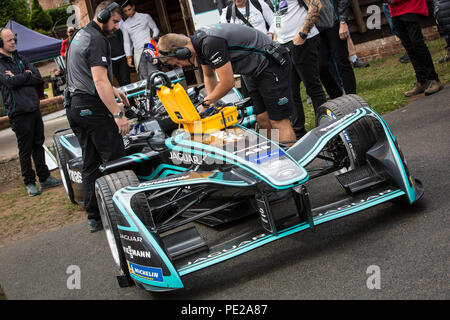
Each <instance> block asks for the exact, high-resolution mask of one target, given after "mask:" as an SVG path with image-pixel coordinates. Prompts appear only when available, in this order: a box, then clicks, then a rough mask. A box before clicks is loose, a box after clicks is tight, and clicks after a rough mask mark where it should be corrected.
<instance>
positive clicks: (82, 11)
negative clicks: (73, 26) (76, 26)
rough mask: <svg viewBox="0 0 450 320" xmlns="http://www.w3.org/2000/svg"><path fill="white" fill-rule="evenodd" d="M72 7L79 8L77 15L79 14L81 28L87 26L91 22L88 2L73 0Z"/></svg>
mask: <svg viewBox="0 0 450 320" xmlns="http://www.w3.org/2000/svg"><path fill="white" fill-rule="evenodd" d="M72 5H74V6H78V8H79V10H77V14H78V12H79V17H77V18H78V21H79V22H80V28H82V27H84V26H85V25H87V24H88V23H89V21H90V19H89V13H88V8H87V5H86V0H73V1H72Z"/></svg>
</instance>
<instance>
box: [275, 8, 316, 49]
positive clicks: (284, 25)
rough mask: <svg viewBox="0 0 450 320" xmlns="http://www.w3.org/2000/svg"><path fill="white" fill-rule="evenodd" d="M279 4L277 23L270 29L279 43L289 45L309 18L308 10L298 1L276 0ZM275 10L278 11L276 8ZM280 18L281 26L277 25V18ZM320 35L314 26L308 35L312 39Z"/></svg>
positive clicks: (276, 13)
mask: <svg viewBox="0 0 450 320" xmlns="http://www.w3.org/2000/svg"><path fill="white" fill-rule="evenodd" d="M275 1H276V2H278V6H279V8H278V11H277V12H275V15H274V16H275V21H274V23H273V24H272V27H271V28H270V32H272V33H275V34H276V35H277V41H278V42H279V43H282V44H284V43H287V42H289V41H292V39H294V37H295V35H296V34H298V33H299V32H300V29H301V27H302V26H303V23H304V22H305V18H306V16H307V13H308V11H307V9H305V8H304V7H302V6H300V5H299V3H298V0H283V1H280V0H275ZM275 10H277V8H276V6H275ZM277 15H278V16H279V18H278V19H279V25H278V23H277V21H276V20H277V17H276V16H277ZM318 34H319V30H318V29H317V28H316V27H315V26H314V27H312V28H311V31H310V32H309V33H308V38H307V39H309V38H312V37H314V36H316V35H318Z"/></svg>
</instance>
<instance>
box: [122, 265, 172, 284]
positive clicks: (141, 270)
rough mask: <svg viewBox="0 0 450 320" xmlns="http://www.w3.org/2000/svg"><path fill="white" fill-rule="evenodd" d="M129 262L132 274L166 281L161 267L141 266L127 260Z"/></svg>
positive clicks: (151, 279) (147, 278)
mask: <svg viewBox="0 0 450 320" xmlns="http://www.w3.org/2000/svg"><path fill="white" fill-rule="evenodd" d="M127 263H128V270H130V273H131V274H132V275H134V276H136V277H139V278H142V279H146V280H150V281H158V282H164V279H163V274H162V269H161V268H154V267H146V266H141V265H139V264H136V263H133V262H130V261H127Z"/></svg>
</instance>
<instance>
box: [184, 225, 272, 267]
mask: <svg viewBox="0 0 450 320" xmlns="http://www.w3.org/2000/svg"><path fill="white" fill-rule="evenodd" d="M265 236H266V234H265V233H262V234H259V235H257V236H254V237H252V238H251V239H250V240H245V241H242V242H240V243H239V244H237V245H233V246H232V247H230V248H228V249H222V250H220V251H216V252H213V253H210V254H208V255H207V256H206V257H202V258H198V259H195V260H194V261H189V262H188V263H187V264H186V265H184V266H183V267H181V268H185V267H188V266H190V265H193V264H196V263H198V262H201V261H205V260H208V259H210V258H214V257H217V256H220V255H222V254H225V253H227V252H228V251H230V250H234V249H237V248H240V247H242V246H245V245H247V244H250V243H252V242H254V241H256V240H258V239H260V238H263V237H265ZM181 268H180V269H181Z"/></svg>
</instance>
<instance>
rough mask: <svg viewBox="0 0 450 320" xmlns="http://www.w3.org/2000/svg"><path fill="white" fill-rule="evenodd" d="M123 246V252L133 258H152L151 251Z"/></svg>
mask: <svg viewBox="0 0 450 320" xmlns="http://www.w3.org/2000/svg"><path fill="white" fill-rule="evenodd" d="M122 248H123V252H125V253H126V254H128V255H129V256H130V258H131V259H133V258H134V257H140V258H149V259H150V258H151V256H150V252H149V251H142V250H135V249H133V248H131V246H128V247H122Z"/></svg>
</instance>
